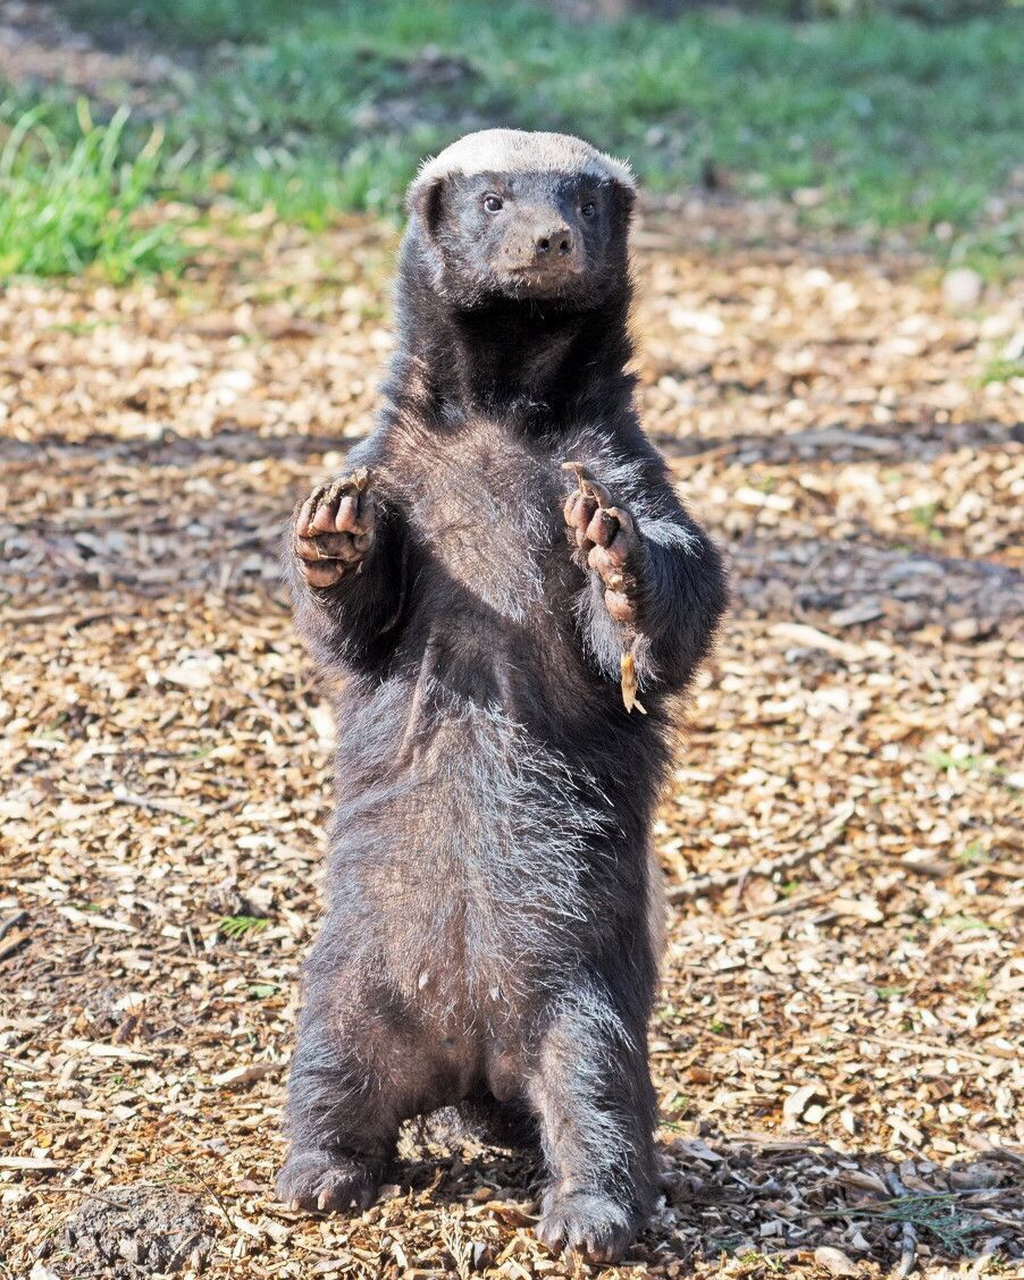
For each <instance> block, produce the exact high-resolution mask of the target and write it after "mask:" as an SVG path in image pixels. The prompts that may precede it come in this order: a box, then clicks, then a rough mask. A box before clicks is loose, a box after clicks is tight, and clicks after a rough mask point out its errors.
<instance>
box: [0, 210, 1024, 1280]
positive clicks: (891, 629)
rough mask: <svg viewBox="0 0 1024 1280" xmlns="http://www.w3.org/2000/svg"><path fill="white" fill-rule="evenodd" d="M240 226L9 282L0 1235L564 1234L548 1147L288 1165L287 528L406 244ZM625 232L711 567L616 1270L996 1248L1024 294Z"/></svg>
mask: <svg viewBox="0 0 1024 1280" xmlns="http://www.w3.org/2000/svg"><path fill="white" fill-rule="evenodd" d="M677 222H678V219H677ZM644 232H646V234H647V236H648V239H647V240H646V241H645V240H644V238H643V234H644ZM246 235H247V239H246V238H243V240H242V241H240V242H239V241H237V240H229V239H224V240H223V242H220V241H218V240H217V238H216V236H211V241H210V243H209V245H208V246H206V247H205V248H204V249H203V250H202V251H201V254H200V266H199V267H198V268H196V269H195V270H194V271H193V272H191V273H190V275H189V276H187V277H186V278H185V279H184V280H183V281H179V282H178V283H177V284H175V285H173V286H171V285H167V286H158V285H145V284H143V285H137V286H134V287H132V288H129V289H124V290H119V291H116V290H114V289H112V288H110V287H108V286H106V285H103V284H100V283H95V282H90V281H82V282H77V283H69V284H65V285H57V284H19V285H15V286H12V287H10V288H9V289H8V290H7V291H6V293H4V294H3V295H2V296H0V468H2V470H0V545H2V550H3V558H2V560H3V562H2V566H0V671H2V689H0V723H2V726H3V733H2V738H0V775H2V776H3V778H4V788H3V795H2V798H0V824H2V827H0V829H2V836H0V839H2V846H0V848H2V853H0V867H2V881H0V1275H10V1276H19V1277H22V1276H31V1277H32V1280H52V1278H53V1277H76V1280H78V1278H81V1277H89V1276H94V1275H96V1276H98V1275H118V1276H124V1277H135V1276H139V1275H153V1274H162V1273H164V1272H167V1273H173V1274H178V1275H183V1276H189V1275H196V1274H199V1273H202V1274H204V1275H216V1276H222V1277H225V1278H228V1280H233V1278H237V1280H250V1278H253V1277H289V1276H294V1277H308V1276H317V1277H319V1276H322V1277H331V1276H339V1277H350V1276H368V1277H369V1276H382V1275H406V1276H410V1277H426V1276H433V1275H441V1274H457V1275H458V1276H460V1277H463V1278H465V1277H468V1276H470V1275H473V1274H481V1275H485V1274H495V1275H497V1274H500V1275H502V1276H508V1277H515V1278H521V1277H529V1276H534V1275H552V1276H557V1275H569V1274H581V1275H582V1274H585V1273H586V1271H587V1269H586V1268H585V1267H581V1266H579V1265H577V1264H574V1263H572V1262H570V1261H568V1260H559V1259H555V1258H551V1257H549V1256H548V1255H547V1254H546V1252H545V1251H544V1249H543V1248H542V1247H541V1246H540V1245H539V1244H538V1243H537V1242H536V1241H535V1240H534V1239H533V1237H532V1235H531V1233H530V1230H529V1227H530V1224H531V1221H532V1215H533V1212H534V1207H535V1205H534V1200H533V1185H532V1182H531V1178H532V1171H531V1170H529V1169H528V1168H526V1167H524V1166H523V1164H522V1163H521V1162H519V1161H518V1160H517V1159H516V1158H515V1157H512V1156H510V1155H508V1154H507V1153H502V1152H494V1151H478V1150H473V1149H471V1148H463V1147H462V1146H461V1144H460V1143H459V1141H458V1140H457V1139H449V1140H448V1142H447V1144H445V1143H444V1142H443V1135H438V1134H436V1133H433V1132H431V1131H428V1130H424V1131H423V1132H421V1133H418V1134H417V1133H412V1134H410V1136H409V1140H408V1143H407V1145H406V1149H405V1159H404V1161H403V1163H402V1165H401V1166H400V1167H399V1169H398V1170H397V1171H396V1174H395V1181H394V1184H393V1185H390V1186H389V1187H388V1188H386V1190H385V1193H384V1195H383V1197H382V1199H381V1201H380V1202H379V1203H378V1204H377V1205H375V1206H374V1207H373V1208H372V1209H370V1210H369V1211H368V1212H367V1213H365V1214H364V1215H362V1217H360V1218H358V1219H356V1220H354V1221H347V1220H345V1219H343V1218H323V1219H316V1218H310V1217H306V1216H303V1215H299V1214H296V1213H293V1212H290V1211H289V1210H288V1209H286V1208H284V1207H283V1206H281V1205H279V1204H276V1203H275V1202H274V1200H273V1198H272V1194H271V1184H272V1177H273V1174H274V1171H275V1167H276V1166H277V1164H278V1162H279V1160H280V1158H281V1147H280V1142H279V1138H278V1116H279V1109H280V1105H281V1099H282V1088H283V1083H284V1077H285V1067H286V1062H287V1058H288V1053H289V1046H290V1043H291V1036H292V1028H293V1020H294V1005H295V995H296V967H297V965H298V962H299V960H300V958H301V956H302V954H303V952H304V950H305V948H306V946H307V945H308V941H309V938H310V935H311V933H312V931H313V930H314V929H315V927H316V920H317V913H318V877H319V858H320V851H321V831H322V828H323V823H324V819H325V814H326V812H327V806H328V799H329V797H328V759H329V751H330V732H331V731H330V724H329V718H328V715H327V712H326V709H325V706H324V704H323V701H322V700H321V698H320V697H319V696H318V694H317V692H316V690H315V688H314V687H313V686H312V684H311V682H310V678H309V673H308V669H307V667H306V666H305V664H304V662H303V659H302V658H301V656H300V653H299V650H298V646H297V644H296V642H295V640H294V638H293V636H292V634H291V629H290V625H289V620H288V613H287V607H286V601H285V598H284V595H283V592H282V589H281V587H280V585H279V583H278V578H277V570H276V565H275V559H274V547H273V543H274V538H275V536H276V533H277V530H278V528H279V525H280V522H281V521H282V519H283V518H284V516H285V515H286V513H287V512H288V511H289V509H290V507H291V505H292V503H293V501H294V500H295V499H296V497H297V496H299V495H300V494H301V493H302V492H303V490H305V489H307V488H309V487H310V486H311V485H312V484H313V482H314V481H315V480H317V479H318V478H320V477H323V476H324V475H325V474H326V473H329V472H330V471H332V470H334V469H336V468H337V467H338V466H339V465H340V462H341V459H342V458H343V455H344V451H345V449H346V447H347V444H348V442H349V440H351V439H353V438H355V437H358V436H360V435H362V434H364V433H365V432H366V431H367V430H368V429H369V427H370V423H371V415H372V409H373V401H374V385H375V382H376V380H377V379H378V377H379V374H380V370H381V367H382V364H383V362H384V360H385V359H386V356H387V352H388V349H389V345H390V338H389V335H388V323H387V316H386V306H387V304H386V296H387V293H386V280H387V276H388V272H389V270H390V266H391V262H392V256H393V251H394V241H393V238H392V237H391V235H390V233H389V232H386V231H381V230H379V229H376V228H374V227H372V226H369V225H366V224H364V223H361V222H356V221H353V222H352V223H351V224H349V225H347V226H346V227H344V228H342V229H341V230H339V231H338V232H337V233H333V234H331V235H330V236H327V237H323V238H320V239H318V240H308V239H306V238H304V237H303V236H301V235H299V234H297V233H293V232H286V231H284V230H280V229H276V228H274V227H273V226H269V227H268V226H264V225H262V224H261V220H260V219H254V220H251V222H250V225H249V227H248V230H247V232H246ZM640 243H641V244H644V243H646V244H647V245H654V246H657V247H650V248H646V249H644V250H643V251H642V252H641V255H640V264H639V265H640V277H641V290H640V293H641V301H640V304H639V307H638V315H637V328H638V333H639V336H640V338H641V341H642V348H643V355H642V357H641V360H640V369H641V374H642V399H643V406H644V410H645V414H646V421H647V424H648V427H649V429H650V431H651V433H652V435H653V436H654V437H655V439H656V440H657V442H658V443H659V445H660V446H661V447H662V448H663V449H664V450H665V451H666V452H667V454H668V455H669V457H670V458H671V460H672V464H673V466H674V468H675V471H676V474H677V477H678V480H679V483H680V485H681V487H682V491H683V493H684V495H685V496H686V497H687V499H688V500H689V501H690V503H691V505H692V506H693V508H694V510H695V511H696V512H697V514H698V515H699V516H700V517H701V518H702V519H703V520H704V521H705V522H706V524H707V525H708V526H709V527H710V529H711V530H712V531H713V532H714V533H715V535H716V536H717V537H718V538H719V539H720V540H721V542H722V543H723V544H724V545H725V547H726V548H727V549H728V552H729V555H730V557H731V561H732V565H733V572H734V578H735V606H734V610H733V613H732V616H731V617H730V619H729V621H728V623H727V625H726V627H725V630H724V633H723V636H722V640H721V645H720V648H719V652H718V655H717V660H716V662H715V664H714V665H713V666H712V667H711V668H709V670H708V671H707V672H706V673H705V674H704V675H703V676H702V678H701V681H700V684H699V687H698V689H697V692H696V696H695V698H694V702H693V708H692V716H691V722H690V725H689V727H688V731H687V734H686V738H685V742H683V743H681V745H680V752H679V756H678V763H677V768H676V772H675V774H674V777H673V780H672V785H671V787H670V789H669V793H668V795H667V796H666V800H665V804H664V807H663V809H662V812H661V818H660V822H659V826H658V841H659V851H660V855H661V859H662V863H663V865H664V868H665V872H666V877H667V882H668V887H669V896H670V899H671V901H672V905H671V921H670V942H669V948H668V953H667V957H666V965H665V980H664V993H663V999H662V1001H661V1005H660V1012H659V1015H658V1018H657V1021H656V1025H655V1026H654V1028H653V1055H654V1065H655V1072H656V1079H657V1084H658V1088H659V1092H660V1098H661V1106H662V1114H663V1118H664V1127H663V1129H662V1131H661V1134H660V1137H661V1140H662V1151H663V1154H664V1161H665V1171H666V1183H665V1191H664V1197H663V1199H662V1201H661V1202H660V1204H659V1208H658V1212H657V1214H656V1215H655V1218H654V1220H653V1221H652V1224H651V1227H650V1230H649V1231H648V1232H647V1233H646V1235H645V1236H644V1237H643V1239H642V1241H641V1242H640V1244H639V1245H638V1246H637V1248H636V1249H635V1250H634V1251H633V1252H632V1253H631V1255H630V1258H629V1261H628V1265H626V1266H624V1267H623V1268H622V1269H621V1270H622V1272H623V1274H626V1273H628V1274H631V1275H642V1274H650V1275H652V1276H655V1275H657V1276H691V1275H692V1276H698V1277H704V1276H712V1275H723V1276H732V1277H767V1276H771V1275H776V1274H777V1275H785V1276H808V1277H825V1276H830V1275H831V1276H844V1275H849V1276H879V1275H881V1274H883V1273H886V1272H888V1271H890V1270H894V1271H895V1272H896V1273H903V1274H905V1273H908V1272H911V1271H915V1272H916V1273H917V1274H921V1275H927V1276H932V1277H939V1276H968V1275H972V1276H973V1275H981V1274H991V1275H1004V1276H1005V1275H1022V1274H1024V1105H1022V1104H1024V1065H1022V1061H1021V1044H1022V1038H1021V1037H1022V1012H1024V1010H1022V991H1024V957H1022V950H1021V931H1020V913H1021V908H1022V906H1024V864H1022V859H1021V856H1020V846H1019V830H1020V828H1019V822H1020V818H1021V812H1022V804H1021V787H1022V784H1024V765H1022V752H1021V744H1022V737H1024V733H1022V730H1024V723H1022V722H1024V707H1022V698H1021V684H1022V670H1024V667H1022V664H1021V658H1022V657H1024V634H1022V628H1021V619H1022V613H1024V609H1022V601H1024V592H1022V569H1024V564H1022V552H1021V538H1020V535H1021V509H1022V504H1024V444H1022V430H1021V419H1022V417H1024V413H1022V409H1024V381H1022V380H1021V379H1020V378H1019V377H1018V378H1017V379H1016V380H1014V378H1013V377H1012V376H1005V372H1003V373H1001V374H999V376H996V375H995V374H994V373H993V371H996V372H997V373H998V371H1005V370H1006V368H1007V367H1008V366H1010V367H1012V362H1013V361H1014V360H1017V361H1019V359H1020V354H1021V349H1022V346H1024V337H1022V329H1024V315H1022V302H1021V298H1020V296H1019V295H1015V294H1014V292H1013V291H1012V290H1011V289H1010V288H1008V287H997V286H989V287H987V288H986V289H985V290H984V291H983V292H982V294H981V296H980V298H978V299H977V301H976V303H973V304H972V305H971V306H970V309H969V310H966V311H960V310H956V309H955V304H957V298H956V297H954V296H953V293H952V292H951V291H949V290H947V292H946V294H945V295H944V293H943V291H942V287H941V280H940V278H939V277H938V276H937V275H935V274H930V273H929V272H928V271H927V270H921V269H919V268H918V267H915V266H913V265H912V264H907V263H906V262H900V261H897V260H892V261H881V262H880V261H872V260H869V259H866V258H864V257H857V256H845V257H844V256H830V255H828V254H822V253H818V252H810V251H802V250H801V249H800V247H799V245H795V246H794V245H790V246H789V247H788V248H787V249H786V250H785V251H784V252H778V253H775V254H770V253H767V252H762V253H760V254H758V253H757V252H754V251H751V250H749V249H747V250H745V251H744V252H743V253H731V252H730V251H728V250H727V249H725V250H719V251H715V250H714V249H713V248H710V247H709V248H707V249H700V250H697V249H694V248H692V247H689V248H687V247H686V246H685V244H678V245H677V244H675V243H674V242H673V241H672V237H671V236H666V235H665V234H664V233H663V232H659V231H658V230H657V228H652V227H647V228H645V229H642V234H641V237H640Z"/></svg>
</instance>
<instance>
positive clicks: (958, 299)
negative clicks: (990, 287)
mask: <svg viewBox="0 0 1024 1280" xmlns="http://www.w3.org/2000/svg"><path fill="white" fill-rule="evenodd" d="M984 287H985V282H984V280H982V278H981V276H980V275H978V273H977V271H972V270H971V268H970V267H954V269H953V270H952V271H947V272H946V274H945V276H944V277H943V280H942V296H943V298H945V300H946V305H947V306H948V307H949V308H950V309H951V310H952V311H970V310H971V308H972V307H976V306H977V305H978V303H979V302H980V301H981V294H982V290H983V289H984Z"/></svg>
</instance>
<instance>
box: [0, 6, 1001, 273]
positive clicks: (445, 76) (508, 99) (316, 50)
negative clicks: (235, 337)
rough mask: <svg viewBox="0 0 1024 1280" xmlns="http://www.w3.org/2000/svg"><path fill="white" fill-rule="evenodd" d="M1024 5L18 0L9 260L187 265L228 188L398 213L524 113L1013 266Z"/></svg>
mask: <svg viewBox="0 0 1024 1280" xmlns="http://www.w3.org/2000/svg"><path fill="white" fill-rule="evenodd" d="M1021 18H1022V9H1021V5H1020V3H1019V0H777V2H772V0H768V2H765V3H755V2H754V0H751V2H750V3H747V4H745V5H744V4H740V5H729V6H724V5H722V6H720V5H713V4H696V3H673V2H672V0H647V2H643V0H636V2H634V3H629V2H628V0H595V2H594V3H588V2H587V0H551V3H548V4H543V3H535V4H523V3H519V2H513V3H508V4H500V5H497V4H489V3H484V2H483V0H459V2H457V3H452V4H440V3H433V2H431V0H426V2H424V0H386V2H384V3H360V2H359V0H354V2H352V3H341V2H340V0H248V2H246V3H243V2H242V0H179V2H178V3H176V4H173V5H169V4H165V3H164V2H163V0H57V2H56V3H54V4H49V5H44V4H39V3H26V2H25V0H4V2H3V3H2V4H0V26H2V29H3V38H2V40H0V144H2V146H3V152H2V161H0V165H2V169H0V171H2V173H3V175H4V188H5V190H4V199H3V201H2V203H0V271H2V272H7V273H10V272H22V271H31V272H41V273H44V274H49V273H54V272H60V271H77V270H80V269H81V268H82V267H87V266H89V265H90V264H91V263H94V262H95V263H96V264H97V265H98V266H99V267H100V268H101V269H102V270H104V271H105V272H106V273H108V274H110V275H111V276H117V275H122V276H125V275H128V274H131V273H133V272H135V271H138V270H149V271H153V270H173V269H175V267H176V266H180V264H181V263H182V261H183V260H184V259H186V258H187V253H186V251H185V248H184V247H183V245H182V242H181V229H182V228H184V227H189V226H194V225H195V224H196V223H197V222H199V223H201V222H202V218H203V212H204V210H205V209H208V208H209V206H210V205H211V203H215V202H217V201H222V202H230V205H231V206H232V207H235V208H237V209H238V210H240V211H242V210H246V211H253V210H261V209H265V208H267V207H272V208H273V209H274V210H275V211H276V213H277V214H278V215H279V216H281V217H284V218H289V219H294V220H297V221H300V222H302V223H304V224H305V225H307V226H310V227H317V226H323V225H326V224H328V223H330V221H331V220H332V218H334V217H336V215H337V214H338V213H339V212H340V211H341V212H344V211H353V210H369V211H372V212H375V213H383V214H387V215H395V214H396V213H397V211H398V209H399V203H400V197H401V192H402V189H403V186H404V184H405V183H406V182H407V180H408V179H409V177H410V175H411V174H412V172H413V171H414V168H415V166H416V164H417V162H418V160H419V158H420V157H421V156H423V155H424V154H428V153H431V152H434V151H437V150H438V149H440V148H441V147H442V146H444V145H445V144H446V143H447V142H449V141H451V140H452V139H453V138H455V137H457V136H458V135H460V134H461V133H465V132H467V131H469V130H471V129H478V128H481V127H485V126H488V125H494V124H499V123H508V122H510V121H514V122H515V123H516V124H518V125H519V126H521V127H523V128H531V129H533V128H544V129H555V130H561V131H566V132H575V133H579V134H582V135H583V136H586V137H593V138H595V139H596V140H598V142H599V143H600V145H601V147H602V148H604V149H606V150H610V151H616V152H620V153H623V154H625V155H628V156H629V157H631V159H632V160H633V163H634V165H635V167H636V168H637V170H638V172H639V173H640V175H641V176H642V178H643V180H644V183H645V184H646V186H647V188H648V189H649V190H650V191H651V192H653V193H666V192H677V191H679V190H681V189H684V188H703V189H705V190H710V191H714V192H716V193H726V194H728V193H731V194H733V195H735V196H742V197H748V198H751V197H753V198H768V199H771V198H778V199H780V200H784V201H787V202H790V203H791V204H792V206H793V207H794V208H795V210H796V211H797V212H798V214H799V217H800V220H801V221H802V222H804V223H806V224H808V225H811V226H816V227H822V226H825V227H836V226H844V227H856V228H858V229H859V231H860V232H861V233H862V234H863V235H864V236H865V237H866V238H867V239H868V240H877V239H879V238H882V239H884V238H886V237H891V236H892V235H893V234H895V233H900V234H903V235H905V236H908V237H912V238H913V239H914V240H915V241H917V242H925V243H927V244H929V245H931V246H932V247H933V248H934V249H935V251H936V252H938V253H941V254H942V255H944V256H945V257H949V258H953V259H956V260H961V259H963V260H969V261H970V262H971V263H972V265H981V266H982V267H983V268H985V269H987V270H989V271H993V270H998V269H999V268H998V265H997V263H998V259H999V257H1000V256H1001V255H1003V254H1005V252H1006V251H1007V249H1008V247H1009V244H1010V242H1011V240H1012V236H1013V232H1014V223H1013V219H1012V216H1011V214H1012V211H1013V210H1016V212H1018V213H1019V201H1020V196H1021V192H1022V188H1024V173H1022V168H1024V156H1022V148H1021V132H1020V120H1021V116H1022V114H1024V111H1022V108H1024V101H1022V90H1021V79H1022V77H1021V74H1020V72H1021V65H1022V35H1021V27H1022V21H1021ZM153 202H161V203H162V206H163V207H162V209H161V214H160V223H161V226H160V227H159V228H155V227H153V226H150V225H149V224H148V222H147V220H146V210H147V209H149V208H150V206H151V205H152V203H153ZM1018 230H1019V228H1018Z"/></svg>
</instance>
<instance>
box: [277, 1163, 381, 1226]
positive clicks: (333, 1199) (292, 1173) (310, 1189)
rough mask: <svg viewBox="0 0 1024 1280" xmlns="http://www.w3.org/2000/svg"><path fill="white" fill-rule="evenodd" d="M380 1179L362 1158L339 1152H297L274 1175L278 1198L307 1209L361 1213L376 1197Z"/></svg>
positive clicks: (323, 1211) (325, 1211) (310, 1210)
mask: <svg viewBox="0 0 1024 1280" xmlns="http://www.w3.org/2000/svg"><path fill="white" fill-rule="evenodd" d="M379 1186H380V1179H379V1177H378V1175H377V1174H376V1173H375V1172H374V1170H372V1169H371V1168H370V1166H369V1165H368V1164H366V1163H365V1162H364V1161H362V1160H359V1159H358V1158H357V1157H355V1156H347V1155H345V1154H343V1153H342V1152H340V1151H300V1152H297V1153H296V1154H295V1155H293V1156H289V1158H288V1161H287V1163H286V1164H285V1166H284V1168H283V1169H282V1170H281V1172H280V1173H279V1174H278V1175H277V1198H278V1199H279V1200H283V1201H284V1202H285V1204H290V1205H292V1206H293V1207H294V1208H296V1209H304V1210H306V1211H307V1212H312V1211H314V1210H319V1211H320V1212H321V1213H337V1212H341V1211H344V1210H346V1209H355V1210H356V1211H358V1212H360V1213H361V1212H362V1211H363V1210H364V1209H368V1208H369V1207H370V1205H371V1204H373V1202H374V1200H375V1199H376V1198H377V1191H378V1190H379Z"/></svg>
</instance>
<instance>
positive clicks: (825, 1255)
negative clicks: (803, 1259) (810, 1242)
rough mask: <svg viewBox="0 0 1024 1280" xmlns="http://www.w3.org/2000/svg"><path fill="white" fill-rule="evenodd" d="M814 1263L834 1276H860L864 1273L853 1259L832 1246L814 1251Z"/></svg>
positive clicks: (823, 1246) (824, 1246) (822, 1246)
mask: <svg viewBox="0 0 1024 1280" xmlns="http://www.w3.org/2000/svg"><path fill="white" fill-rule="evenodd" d="M814 1261H815V1262H816V1263H817V1264H818V1266H819V1267H824V1269H825V1270H826V1271H827V1272H828V1273H829V1274H830V1275H833V1276H859V1275H862V1274H863V1271H862V1269H861V1268H860V1267H858V1266H857V1264H856V1263H855V1262H854V1261H853V1259H852V1258H848V1257H847V1256H846V1254H845V1253H843V1251H842V1249H834V1248H832V1247H831V1245H821V1247H820V1248H818V1249H815V1251H814Z"/></svg>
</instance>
